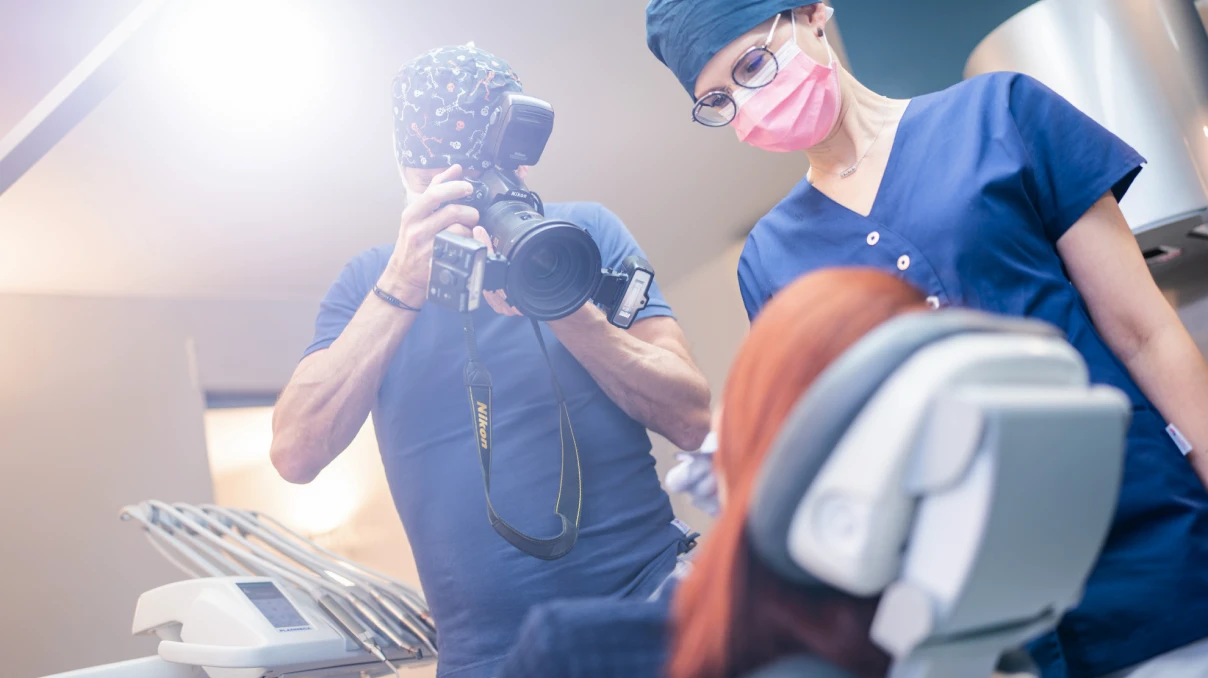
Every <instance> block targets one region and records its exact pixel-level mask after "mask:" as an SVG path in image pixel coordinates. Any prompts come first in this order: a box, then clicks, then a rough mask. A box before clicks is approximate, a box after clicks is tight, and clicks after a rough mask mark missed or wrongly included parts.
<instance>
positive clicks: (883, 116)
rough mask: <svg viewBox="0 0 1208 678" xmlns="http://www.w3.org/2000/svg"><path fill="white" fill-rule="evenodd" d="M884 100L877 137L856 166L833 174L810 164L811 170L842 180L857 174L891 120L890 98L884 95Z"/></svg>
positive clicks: (857, 161) (862, 154) (861, 155)
mask: <svg viewBox="0 0 1208 678" xmlns="http://www.w3.org/2000/svg"><path fill="white" fill-rule="evenodd" d="M882 98H884V99H885V105H884V106H883V107H882V108H881V126H880V127H878V128H877V133H876V135H875V136H873V138H872V141H871V142H869V144H868V147H867V148H865V149H864V152H863V153H861V154H860V157H859V159H857V160H856V164H854V165H852V166H851V167H848V168H847V169H845V170H843V171H842V172H831V171H829V170H824V169H822V168H821V167H818V166H816V165H814V164H812V163H811V164H810V169H816V170H818V171H819V172H822V173H823V174H829V175H831V176H833V177H839V178H840V179H846V178H848V177H850V176H851V175H853V174H855V173H856V170H857V169H859V167H860V163H862V162H864V158H865V157H867V156H868V152H869V151H871V150H872V147H873V146H876V145H877V139H880V138H881V130H883V129H885V121H886V120H888V119H889V97H887V96H884V95H882Z"/></svg>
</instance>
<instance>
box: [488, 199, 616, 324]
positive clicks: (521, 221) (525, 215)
mask: <svg viewBox="0 0 1208 678" xmlns="http://www.w3.org/2000/svg"><path fill="white" fill-rule="evenodd" d="M479 223H480V224H482V225H483V227H484V228H486V230H487V233H489V234H490V235H491V238H492V240H493V241H494V242H495V247H496V252H497V253H499V254H502V255H503V256H505V257H507V259H508V273H507V283H506V285H505V286H504V291H505V292H506V293H507V297H508V302H509V303H510V304H512V305H513V306H515V307H516V308H517V309H518V310H519V311H520V312H521V313H523V314H524V315H526V316H528V317H530V318H535V319H537V320H545V321H548V320H558V319H559V318H565V317H566V316H568V315H570V314H571V313H574V312H575V311H577V310H579V308H580V307H582V306H583V305H584V304H585V303H587V302H588V300H590V299H591V296H592V294H594V293H595V291H596V288H597V287H599V284H600V279H601V276H602V273H601V269H600V266H601V257H600V248H599V247H597V246H596V243H595V241H594V240H593V239H592V237H591V235H590V234H588V232H587V231H586V230H585V229H583V228H582V227H579V226H576V225H575V224H572V223H570V222H568V221H562V220H559V219H546V218H545V217H543V216H542V215H541V214H539V213H537V212H535V211H533V209H532V207H531V206H530V205H528V204H526V203H524V202H521V201H519V200H508V199H504V200H500V201H498V202H495V203H494V204H492V205H491V206H490V207H488V208H487V209H486V210H485V212H483V214H482V215H481V217H480V218H479Z"/></svg>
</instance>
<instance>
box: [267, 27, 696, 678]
mask: <svg viewBox="0 0 1208 678" xmlns="http://www.w3.org/2000/svg"><path fill="white" fill-rule="evenodd" d="M520 91H521V86H520V82H519V80H518V79H517V78H516V75H515V73H513V72H512V70H511V68H509V67H508V65H507V64H506V63H505V62H504V61H503V60H502V59H499V58H498V57H496V56H494V55H491V54H488V53H486V52H483V51H481V50H478V49H475V48H473V47H468V46H459V47H447V48H441V49H437V50H433V51H432V52H429V53H427V54H425V55H423V56H421V57H419V58H417V59H415V60H413V61H411V62H410V63H408V64H407V65H405V66H404V67H403V69H402V70H401V71H400V72H399V74H398V76H397V77H396V78H395V81H394V113H395V145H396V153H397V157H398V161H399V164H400V166H401V168H402V174H403V179H404V184H405V186H406V189H407V193H408V196H409V199H408V204H407V207H406V209H405V210H404V211H403V216H402V225H401V228H400V229H399V235H398V240H397V242H396V243H394V244H392V245H388V246H382V247H376V248H373V249H371V250H368V251H366V252H364V253H362V254H360V255H358V256H357V257H355V258H354V259H353V260H352V261H351V262H350V263H349V264H348V265H347V266H346V267H345V268H344V271H343V272H342V273H341V274H340V276H339V278H338V279H337V280H336V282H335V284H334V285H332V287H331V289H330V290H329V291H328V293H327V297H326V298H325V299H324V300H323V303H322V306H321V307H320V312H319V317H318V320H317V321H316V323H315V336H314V341H313V343H312V344H311V346H310V348H308V349H307V351H306V355H305V357H304V358H303V360H302V362H301V363H300V364H299V365H298V368H297V371H296V372H295V374H294V376H293V379H292V380H291V381H290V383H289V385H288V386H287V387H286V389H285V391H284V393H282V396H281V399H280V401H279V403H278V405H277V409H276V412H275V416H274V436H273V445H272V458H273V463H274V464H275V465H276V467H277V469H278V471H279V472H280V473H281V475H282V476H283V477H284V478H285V479H287V480H289V481H291V482H309V481H310V480H311V479H313V478H314V477H315V476H316V475H317V474H318V473H319V472H320V471H321V470H322V469H323V468H324V467H325V466H326V465H327V464H328V463H330V462H331V460H332V459H334V458H335V457H336V455H338V454H339V453H340V452H341V451H343V450H344V448H345V447H347V445H348V444H349V443H350V442H351V441H352V439H353V437H354V436H355V435H356V433H357V431H358V430H359V429H360V428H361V426H362V424H363V423H364V421H365V418H366V416H367V415H368V414H369V413H370V410H371V409H372V413H373V419H374V425H375V428H376V430H377V436H378V443H379V446H380V448H381V455H382V463H383V465H384V467H385V470H386V476H387V479H388V480H389V483H390V489H391V493H392V494H393V497H394V502H395V506H396V507H397V509H398V512H399V515H400V517H401V518H402V521H403V525H404V526H405V527H406V530H407V536H408V538H409V540H410V542H411V547H412V550H413V551H414V554H415V560H416V564H417V566H418V569H419V575H420V579H421V583H422V585H423V590H424V593H425V595H426V597H427V600H428V603H429V605H430V607H431V610H432V614H433V616H434V619H435V623H436V627H437V631H438V634H439V642H440V648H439V649H440V659H439V669H438V674H439V675H440V676H442V677H454V676H456V677H457V678H477V677H480V676H481V677H484V678H485V677H487V676H491V675H492V674H493V673H494V670H495V668H496V667H497V665H498V663H499V662H500V660H501V659H502V658H503V656H504V655H505V654H506V653H507V650H508V648H509V647H510V646H511V644H512V641H513V639H514V637H515V634H516V633H517V630H518V629H519V627H520V622H521V620H522V619H523V617H524V614H525V612H526V611H527V610H528V609H529V608H530V607H531V606H532V605H533V604H535V603H538V602H542V601H546V600H549V599H553V598H564V597H585V596H612V597H616V598H633V599H645V598H646V597H647V596H649V595H650V594H651V593H652V592H653V591H654V590H655V589H656V588H657V587H658V586H659V585H660V584H661V583H662V582H663V580H664V579H665V578H666V577H667V575H669V574H670V573H671V571H672V570H673V568H674V567H675V564H676V560H677V556H678V555H679V554H681V553H683V552H684V551H686V550H687V549H688V548H689V547H690V543H689V539H688V537H687V535H686V534H685V532H686V530H681V529H680V527H677V525H676V524H673V519H674V516H673V515H672V511H671V505H670V502H669V500H668V498H667V495H666V494H665V493H664V492H663V490H662V488H661V487H660V484H659V479H658V477H657V475H656V473H655V470H654V459H653V458H652V457H651V455H650V449H651V444H650V439H649V437H648V436H647V433H646V429H647V428H650V429H652V430H654V431H656V432H658V433H661V434H662V435H664V436H666V437H667V438H668V439H670V440H671V441H672V442H673V443H675V444H676V445H678V446H679V447H682V448H686V449H690V448H695V447H696V446H697V445H699V443H700V442H701V440H702V439H703V438H704V437H705V433H706V432H707V429H708V426H709V410H708V404H709V391H708V386H707V384H706V382H705V379H704V377H703V375H702V374H701V373H700V371H699V370H698V369H697V368H696V366H695V365H694V364H693V362H692V359H691V357H690V355H689V352H688V348H687V344H686V341H685V339H684V336H683V333H682V332H681V331H680V328H679V326H678V324H677V323H676V321H675V320H674V318H673V317H672V315H671V309H670V307H668V305H667V303H666V301H664V300H663V297H662V295H661V293H660V292H659V290H658V287H657V285H655V286H654V287H652V288H651V291H650V302H649V304H648V305H647V306H646V308H645V309H644V310H643V311H641V312H640V313H639V314H638V316H637V317H638V319H637V320H636V321H635V322H634V324H633V326H632V327H631V329H630V330H628V331H624V330H620V329H618V328H616V327H614V326H612V325H610V324H609V323H608V321H607V320H606V318H605V317H604V314H603V313H602V312H601V311H600V310H599V309H598V308H596V307H595V306H593V305H591V304H588V305H587V306H584V307H583V308H582V309H580V310H579V311H577V312H575V313H574V314H573V315H571V316H569V317H567V318H564V319H562V320H558V321H553V322H550V323H548V324H546V325H544V326H542V327H541V332H542V336H543V338H544V341H545V344H546V345H547V347H548V349H549V354H550V359H551V361H552V363H553V370H554V372H555V373H556V376H557V380H558V382H560V384H561V386H562V391H563V392H564V393H565V398H566V401H567V404H568V409H569V416H570V420H571V422H572V424H573V432H574V439H575V441H576V442H577V445H578V454H579V460H580V463H581V476H582V509H581V516H580V528H579V532H578V542H577V544H576V545H575V546H574V548H573V549H572V550H571V551H570V553H569V554H567V555H565V556H564V557H561V558H558V559H554V560H541V559H538V558H535V557H533V556H530V555H527V554H525V553H523V552H521V551H520V550H517V549H516V548H514V547H513V546H511V545H510V544H509V543H508V542H506V541H504V540H503V539H502V538H501V537H500V535H498V534H496V533H495V532H494V531H493V530H492V528H491V526H490V524H488V519H487V503H486V498H485V497H484V492H483V479H482V473H481V470H480V468H479V458H478V454H477V452H478V450H477V446H476V444H475V440H476V438H475V432H474V431H473V430H472V428H471V425H470V424H471V421H470V417H469V412H468V408H469V404H468V400H467V397H466V390H465V386H464V385H463V376H462V370H463V367H464V366H465V364H466V361H467V358H468V355H467V348H466V343H465V339H464V335H463V327H462V319H461V317H460V316H459V314H457V313H456V312H454V311H451V310H448V309H445V308H441V307H436V306H434V305H430V304H429V305H426V304H425V303H424V299H425V291H426V287H427V282H428V271H429V262H430V260H431V257H432V242H433V238H434V237H435V236H436V234H437V233H439V232H441V231H444V230H448V231H450V232H453V233H459V234H461V235H464V236H472V237H476V238H479V239H480V240H484V241H485V240H486V236H485V231H483V229H481V228H480V227H478V228H475V226H476V224H477V221H478V216H479V215H478V213H477V212H476V211H475V210H474V209H472V208H470V207H465V206H460V205H450V206H446V207H441V205H443V204H445V203H447V202H448V201H450V200H454V199H457V198H461V197H464V196H466V195H468V194H469V193H470V186H469V184H467V183H466V182H464V181H461V180H460V179H461V177H462V176H465V175H469V176H475V175H476V174H477V173H478V172H479V171H481V170H483V169H486V168H489V167H490V166H491V161H492V158H486V157H482V156H481V154H480V150H481V144H480V143H478V144H476V143H475V142H476V141H477V142H480V141H481V139H482V137H483V135H485V134H486V131H487V129H488V127H489V126H490V125H491V124H492V123H494V122H495V120H496V117H497V115H498V111H499V101H500V98H501V96H502V95H503V94H504V93H506V92H520ZM463 168H465V169H464V170H463ZM545 209H546V216H548V217H551V218H558V219H564V220H567V221H570V222H573V223H575V224H578V225H580V226H582V227H584V228H586V229H587V230H588V232H589V233H590V235H591V237H592V238H593V239H594V240H595V242H596V244H597V245H598V246H599V248H600V251H601V254H602V257H603V262H604V265H605V266H608V267H611V268H619V267H620V264H621V262H622V260H624V259H625V258H626V257H627V256H629V255H633V254H638V255H640V254H641V250H640V249H639V248H638V245H637V243H636V242H635V241H634V239H633V237H632V236H631V235H630V234H629V232H628V231H627V230H626V228H625V226H624V224H622V223H621V221H620V220H619V219H618V218H617V217H616V216H614V215H613V214H612V213H611V212H609V211H608V210H606V209H605V208H604V207H603V206H601V205H598V204H595V203H565V204H556V203H551V204H547V205H546V206H545ZM489 302H490V307H487V306H485V305H484V306H483V307H482V308H480V309H479V310H478V311H476V312H474V314H473V317H474V325H475V327H476V329H477V339H478V344H479V347H480V353H481V358H480V359H481V361H482V362H483V363H485V365H486V367H488V368H489V370H490V372H491V373H492V375H493V378H494V391H493V392H494V398H493V400H494V402H493V409H494V410H495V416H494V425H493V435H492V440H493V447H494V450H493V473H492V478H491V487H490V491H491V501H492V503H493V505H494V508H495V510H496V511H498V513H499V515H500V516H502V517H503V519H504V520H506V521H507V522H509V523H510V524H511V525H514V526H515V527H516V528H518V529H519V530H521V531H522V532H525V533H528V534H530V535H534V536H536V537H550V536H552V535H555V534H557V533H558V531H559V528H560V523H559V521H558V519H557V518H556V516H555V515H554V513H553V510H552V509H553V506H554V502H555V499H556V498H557V497H558V496H559V492H560V490H561V488H560V487H559V478H560V475H561V474H560V471H561V469H560V457H559V450H560V449H561V446H562V439H561V436H560V421H559V413H558V411H557V409H556V401H555V395H554V391H553V387H552V385H551V381H550V375H549V367H548V366H547V365H546V362H545V359H544V357H543V356H542V353H541V349H540V346H539V345H538V342H537V340H536V338H535V337H534V336H533V327H532V325H531V324H530V322H529V320H528V319H526V318H523V317H517V313H516V311H515V309H513V308H512V307H510V306H509V305H508V304H507V303H506V300H505V299H504V298H502V297H501V296H500V295H498V294H493V295H492V296H491V298H490V299H489Z"/></svg>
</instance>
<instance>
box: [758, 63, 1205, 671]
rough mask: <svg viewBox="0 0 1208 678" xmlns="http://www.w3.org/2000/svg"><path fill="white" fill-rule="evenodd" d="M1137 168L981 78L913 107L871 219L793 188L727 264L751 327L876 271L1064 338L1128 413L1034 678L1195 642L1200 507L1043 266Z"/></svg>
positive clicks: (1147, 406) (1125, 379)
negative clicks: (822, 284) (1096, 542)
mask: <svg viewBox="0 0 1208 678" xmlns="http://www.w3.org/2000/svg"><path fill="white" fill-rule="evenodd" d="M1144 162H1145V160H1144V159H1143V158H1142V157H1141V156H1140V155H1139V154H1138V153H1137V152H1136V151H1134V150H1133V149H1132V148H1130V147H1129V146H1128V145H1127V144H1125V143H1124V142H1123V141H1121V140H1120V139H1119V138H1117V137H1116V136H1114V135H1112V134H1111V133H1110V132H1108V131H1107V130H1106V129H1104V128H1103V127H1101V126H1100V125H1098V124H1097V123H1095V122H1094V121H1093V120H1091V119H1090V118H1089V117H1087V116H1086V115H1085V114H1083V113H1081V112H1080V111H1078V110H1077V109H1076V108H1074V106H1072V105H1071V104H1070V103H1069V102H1067V101H1065V100H1064V99H1062V98H1061V97H1060V96H1058V95H1057V94H1056V93H1054V92H1053V91H1051V90H1049V89H1048V88H1046V87H1045V86H1044V85H1042V84H1040V83H1039V82H1037V81H1036V80H1033V79H1031V78H1029V77H1027V76H1023V75H1019V74H1014V73H994V74H989V75H984V76H980V77H977V78H973V79H971V80H968V81H965V82H963V83H961V84H959V85H956V86H954V87H952V88H950V89H947V90H945V91H942V92H937V93H934V94H930V95H926V96H922V97H918V98H916V99H914V100H912V101H911V102H910V104H909V106H908V107H907V109H906V112H905V114H904V115H903V117H902V120H901V122H900V124H899V127H898V132H897V136H896V137H895V139H894V142H893V147H892V150H891V152H890V156H889V160H888V165H887V167H886V169H885V175H884V178H883V180H882V183H881V187H880V189H879V193H878V194H877V196H876V200H875V202H874V203H873V206H872V209H871V212H870V213H869V215H868V216H867V217H864V216H861V215H859V214H857V213H855V212H853V211H851V210H849V209H847V208H845V207H843V206H841V205H839V204H838V203H836V202H834V201H833V200H831V199H830V198H828V197H827V196H826V195H824V194H823V193H822V192H821V191H818V190H816V189H815V188H814V187H813V186H811V185H810V183H809V182H808V181H807V180H802V181H801V182H800V183H799V184H798V185H797V186H796V187H795V188H794V189H793V190H792V192H791V193H789V195H788V196H786V197H785V198H784V200H782V201H781V202H780V203H779V204H778V205H777V206H776V207H775V208H774V209H773V210H772V211H771V212H769V213H768V214H767V215H766V216H765V217H763V218H762V219H761V220H760V221H759V222H758V223H757V224H756V225H755V228H754V229H753V230H752V232H751V234H750V236H749V237H748V239H747V243H746V247H745V248H744V250H743V253H742V258H741V260H740V262H739V269H738V277H739V285H740V287H741V289H742V297H743V301H744V303H745V304H746V308H747V313H748V315H750V316H751V318H752V319H753V318H754V317H755V316H756V315H757V314H758V313H759V310H760V309H761V308H762V307H763V305H764V304H765V303H766V302H767V301H768V299H769V298H771V297H772V296H773V295H774V294H775V293H776V292H777V290H779V289H780V288H782V287H784V286H785V285H787V284H789V283H790V282H792V281H793V280H794V279H796V278H797V277H798V276H800V275H802V274H804V273H807V272H809V271H813V270H816V269H820V268H825V267H834V266H863V267H876V268H879V269H881V270H885V271H889V272H892V273H894V274H896V275H898V276H900V277H901V278H903V279H904V280H906V281H908V282H910V283H911V284H913V285H914V286H915V287H917V288H919V289H920V290H922V291H923V293H924V294H925V295H927V297H928V302H929V303H930V304H931V305H932V306H933V307H937V308H938V307H945V306H960V307H967V308H974V309H980V310H984V311H990V312H994V313H1002V314H1007V315H1015V316H1027V317H1031V318H1038V319H1041V320H1045V321H1047V322H1049V323H1051V324H1053V325H1056V326H1058V327H1060V328H1062V329H1063V330H1064V331H1065V334H1066V337H1067V339H1068V340H1069V341H1070V343H1071V344H1073V346H1074V347H1075V348H1076V349H1077V350H1078V351H1079V352H1080V353H1081V354H1082V356H1083V357H1084V358H1085V359H1086V362H1087V365H1088V367H1089V369H1090V375H1091V379H1092V381H1094V382H1095V383H1099V384H1110V385H1112V386H1115V387H1116V388H1119V389H1121V390H1122V391H1124V393H1126V394H1127V395H1128V397H1129V398H1130V399H1131V400H1132V405H1133V420H1132V424H1131V427H1130V429H1129V433H1128V452H1127V456H1126V459H1125V470H1124V482H1123V487H1122V488H1121V493H1120V498H1119V503H1118V506H1117V510H1116V515H1115V520H1114V523H1113V525H1112V528H1111V531H1110V533H1109V535H1108V538H1107V541H1106V544H1105V545H1104V549H1103V553H1102V554H1101V556H1100V559H1099V562H1098V564H1097V565H1096V567H1095V569H1094V571H1093V572H1092V574H1091V576H1090V579H1089V580H1088V582H1087V585H1086V593H1085V596H1084V598H1083V601H1082V603H1081V604H1080V605H1079V606H1078V607H1077V608H1076V609H1074V610H1072V611H1071V612H1069V613H1068V614H1067V615H1066V616H1065V618H1064V619H1063V620H1062V622H1061V623H1060V625H1059V626H1058V628H1057V630H1056V631H1055V632H1053V633H1051V634H1048V635H1046V636H1044V637H1042V638H1040V639H1038V640H1037V641H1035V642H1034V643H1032V645H1031V647H1030V649H1031V650H1032V653H1033V655H1034V656H1035V658H1036V660H1037V662H1038V663H1039V664H1040V665H1041V668H1042V670H1043V675H1044V676H1045V678H1051V677H1060V676H1074V677H1082V676H1085V677H1088V678H1090V677H1094V676H1101V675H1103V674H1106V673H1109V672H1111V671H1115V670H1117V669H1121V668H1124V667H1128V666H1132V665H1134V664H1137V663H1139V662H1142V661H1144V660H1146V659H1149V658H1152V657H1155V656H1157V655H1159V654H1162V653H1163V652H1166V651H1169V650H1172V649H1175V648H1178V647H1181V646H1183V645H1186V644H1188V643H1191V642H1193V641H1196V640H1199V639H1201V638H1205V637H1208V493H1206V492H1205V490H1204V487H1203V485H1202V484H1201V483H1200V481H1199V479H1198V478H1197V477H1196V475H1195V473H1194V471H1193V470H1192V468H1191V465H1190V463H1189V462H1188V461H1187V460H1186V459H1185V458H1184V457H1183V455H1182V454H1181V453H1180V452H1179V450H1178V448H1177V447H1176V446H1175V445H1174V443H1173V442H1172V441H1171V440H1170V438H1169V437H1168V435H1167V433H1166V431H1165V427H1166V422H1164V421H1163V420H1162V417H1161V415H1160V414H1159V413H1158V412H1157V410H1156V409H1155V408H1154V407H1153V405H1152V404H1151V403H1150V402H1149V400H1148V399H1147V398H1146V397H1145V395H1144V394H1143V393H1142V392H1141V390H1140V388H1138V387H1137V385H1136V383H1135V382H1134V381H1133V379H1132V378H1131V376H1130V375H1129V374H1128V371H1127V369H1126V368H1125V367H1124V365H1123V364H1122V363H1121V362H1120V361H1119V360H1118V359H1117V358H1116V356H1115V355H1114V354H1113V353H1112V351H1111V349H1109V348H1108V346H1107V344H1106V343H1105V342H1104V341H1103V338H1102V337H1101V336H1100V335H1099V333H1098V331H1097V330H1096V329H1095V327H1094V325H1093V323H1092V322H1091V318H1090V315H1089V312H1088V310H1087V307H1086V304H1085V302H1084V300H1083V298H1082V296H1081V295H1080V294H1079V293H1078V290H1077V289H1075V288H1074V286H1073V284H1072V283H1071V282H1070V279H1069V277H1068V276H1067V275H1066V271H1065V269H1064V267H1063V265H1062V262H1061V258H1060V256H1059V255H1058V253H1057V249H1056V242H1057V240H1058V239H1059V238H1061V236H1062V235H1063V234H1064V233H1065V232H1066V230H1068V229H1069V228H1070V227H1071V226H1072V225H1073V224H1074V223H1075V222H1076V221H1078V219H1079V218H1080V217H1082V215H1083V214H1085V213H1086V211H1087V210H1088V209H1089V208H1090V207H1091V206H1092V205H1093V204H1094V203H1095V202H1096V201H1097V200H1098V199H1099V198H1101V197H1102V196H1103V195H1104V194H1105V193H1107V192H1108V191H1111V192H1113V193H1114V194H1115V197H1116V199H1117V200H1119V199H1121V198H1123V197H1124V194H1125V192H1126V191H1127V190H1128V187H1129V185H1130V184H1131V183H1132V180H1133V179H1134V178H1135V177H1136V175H1137V173H1138V172H1139V171H1140V170H1141V165H1142V163H1144ZM1205 415H1208V413H1205Z"/></svg>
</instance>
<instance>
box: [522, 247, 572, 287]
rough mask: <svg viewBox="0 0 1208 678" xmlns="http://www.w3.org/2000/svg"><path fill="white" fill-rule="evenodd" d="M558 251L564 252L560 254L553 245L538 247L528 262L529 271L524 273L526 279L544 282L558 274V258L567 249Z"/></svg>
mask: <svg viewBox="0 0 1208 678" xmlns="http://www.w3.org/2000/svg"><path fill="white" fill-rule="evenodd" d="M558 249H561V250H562V252H558V251H557V249H555V247H554V246H551V245H540V246H538V248H537V249H536V250H535V251H534V252H533V255H532V257H530V258H529V260H528V262H527V265H528V270H527V271H525V272H524V275H525V277H526V278H528V279H530V280H533V281H537V280H544V279H546V278H548V277H550V276H552V275H553V274H554V273H556V272H557V270H558V256H559V254H565V248H558Z"/></svg>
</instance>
